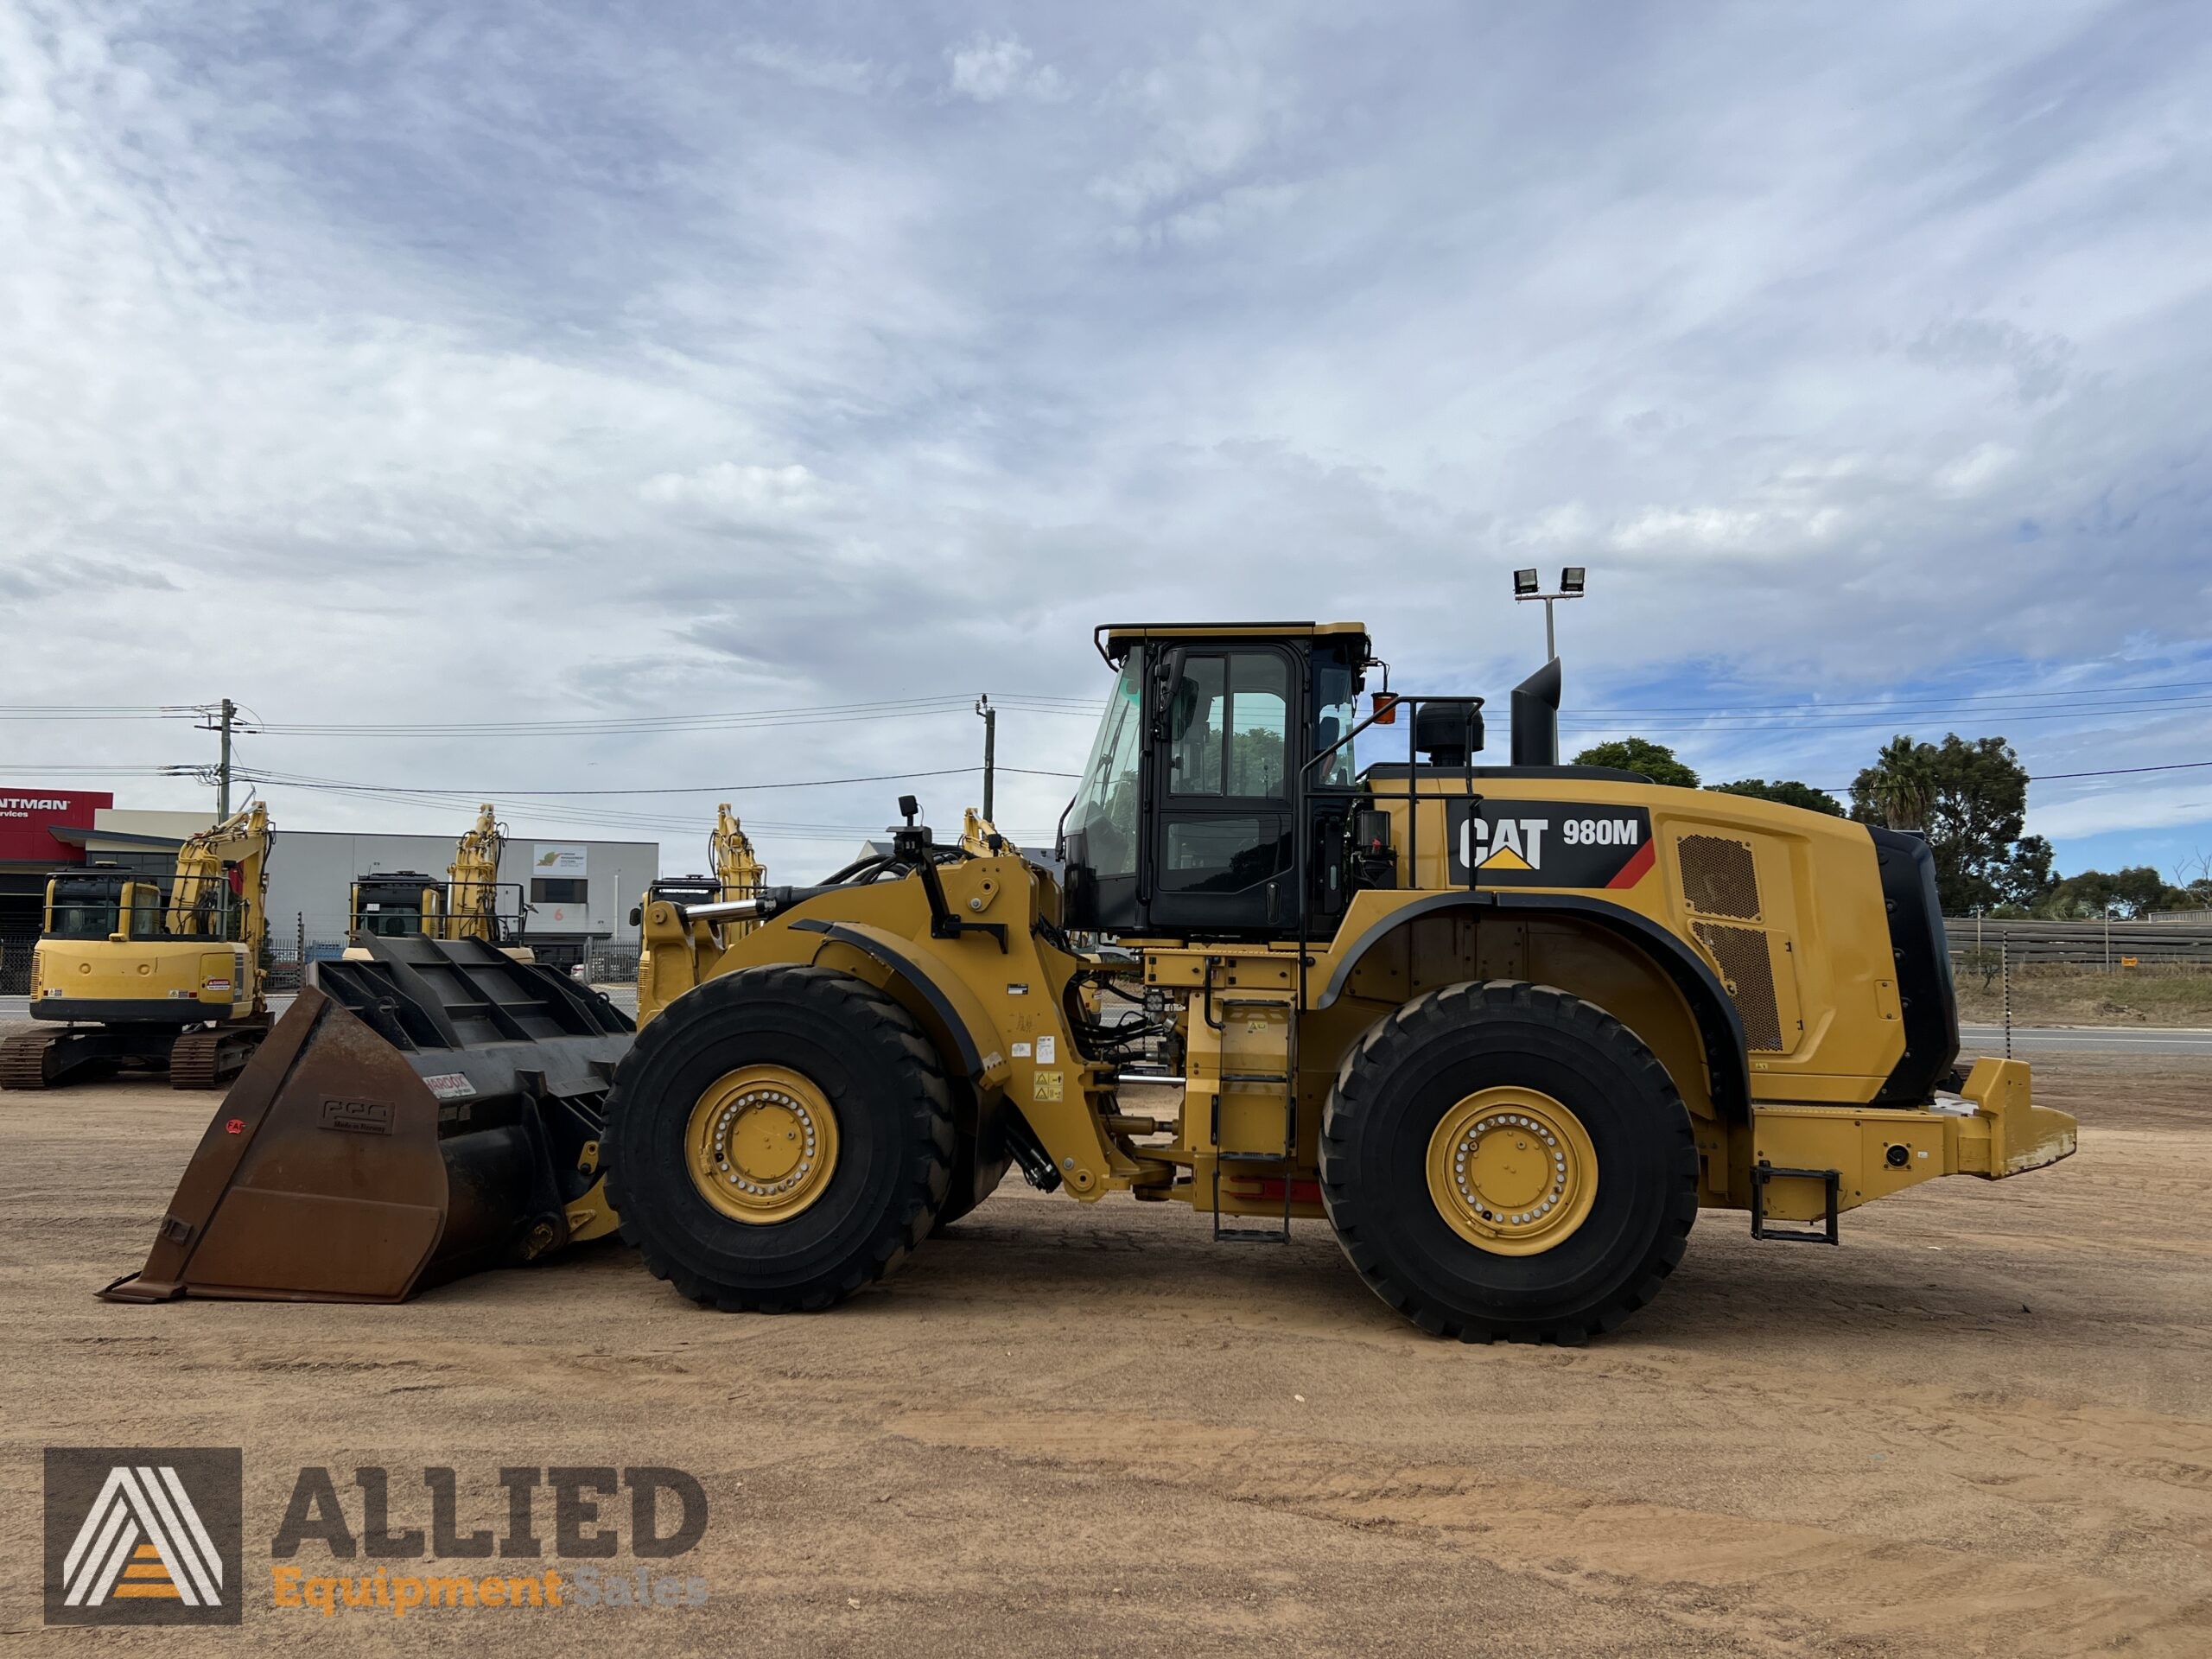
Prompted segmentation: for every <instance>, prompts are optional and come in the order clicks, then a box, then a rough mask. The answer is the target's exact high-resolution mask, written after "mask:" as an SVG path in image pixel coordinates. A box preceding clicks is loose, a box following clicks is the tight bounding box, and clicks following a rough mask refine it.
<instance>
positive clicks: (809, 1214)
mask: <svg viewBox="0 0 2212 1659" xmlns="http://www.w3.org/2000/svg"><path fill="white" fill-rule="evenodd" d="M953 1151H954V1135H953V1118H952V1096H951V1091H950V1089H949V1088H948V1086H947V1085H946V1083H945V1078H944V1070H943V1068H942V1067H941V1066H940V1065H938V1058H937V1054H936V1052H935V1051H934V1050H933V1049H932V1048H931V1046H930V1043H929V1040H928V1039H927V1038H925V1036H924V1035H923V1034H922V1032H921V1029H920V1028H919V1027H918V1026H917V1025H916V1024H915V1023H914V1020H913V1019H912V1016H911V1015H909V1014H907V1013H906V1010H905V1009H904V1008H901V1007H899V1005H898V1003H896V1002H894V1001H892V999H891V998H890V997H888V996H887V995H885V994H884V993H883V992H881V991H880V990H878V989H876V988H874V986H872V985H869V984H868V983H867V982H865V981H862V980H859V979H856V978H855V977H854V976H851V975H849V974H843V973H838V972H836V971H834V970H832V969H826V968H811V967H794V966H788V965H781V964H779V965H772V966H767V967H761V968H749V969H742V970H741V971H739V972H737V973H734V974H727V975H724V976H721V977H719V978H716V979H711V980H709V981H708V982H706V983H705V984H703V985H701V986H699V987H698V988H696V989H695V990H692V991H690V992H687V993H686V994H684V995H683V996H680V997H678V998H677V1000H676V1001H674V1002H672V1003H671V1004H670V1005H669V1007H668V1008H667V1009H666V1011H665V1012H664V1013H663V1014H661V1015H660V1017H659V1018H658V1019H657V1020H653V1021H652V1024H650V1025H649V1026H647V1027H645V1032H644V1033H643V1034H642V1035H640V1036H639V1039H638V1043H637V1046H636V1047H634V1048H633V1049H632V1050H631V1051H630V1052H629V1053H628V1054H627V1055H626V1056H625V1057H624V1058H623V1061H622V1064H621V1067H620V1070H619V1071H617V1072H616V1074H615V1080H614V1088H613V1092H612V1094H611V1095H610V1096H608V1100H607V1153H608V1166H609V1171H608V1176H607V1196H608V1198H609V1201H610V1202H611V1203H612V1204H613V1207H614V1210H615V1212H616V1213H617V1214H618V1215H619V1216H620V1217H621V1224H622V1236H623V1237H624V1238H626V1239H627V1240H628V1241H629V1242H630V1243H632V1244H634V1245H636V1246H637V1247H638V1250H639V1255H642V1256H643V1257H644V1259H645V1266H646V1268H648V1269H650V1270H651V1271H652V1273H653V1274H655V1275H656V1276H657V1277H659V1278H662V1279H665V1280H667V1281H669V1282H670V1283H671V1284H672V1285H674V1286H675V1287H676V1288H677V1290H679V1291H681V1292H682V1293H683V1294H684V1295H686V1296H689V1297H690V1298H691V1300H694V1301H696V1302H702V1303H711V1304H712V1305H714V1306H717V1307H721V1308H726V1309H732V1310H744V1311H748V1312H757V1313H784V1312H787V1311H792V1310H800V1309H804V1310H813V1309H819V1308H825V1307H829V1306H833V1305H834V1304H836V1303H837V1302H840V1301H842V1300H844V1299H845V1298H846V1297H848V1296H850V1295H851V1294H853V1293H854V1292H855V1291H857V1290H859V1289H861V1287H864V1286H866V1285H868V1284H872V1283H874V1281H877V1280H879V1279H880V1278H882V1277H883V1276H884V1275H885V1274H887V1273H888V1272H890V1271H891V1270H892V1269H893V1268H896V1267H897V1266H899V1263H900V1262H903V1261H904V1260H905V1259H906V1255H908V1254H909V1253H910V1252H911V1251H912V1249H913V1248H914V1247H915V1246H916V1245H917V1244H919V1243H921V1241H922V1240H923V1238H924V1237H925V1236H927V1235H928V1233H929V1230H930V1228H931V1224H933V1222H934V1221H935V1220H936V1217H937V1214H938V1209H939V1207H940V1206H941V1205H943V1204H944V1198H945V1192H946V1186H947V1181H948V1179H949V1174H950V1165H951V1161H952V1156H953Z"/></svg>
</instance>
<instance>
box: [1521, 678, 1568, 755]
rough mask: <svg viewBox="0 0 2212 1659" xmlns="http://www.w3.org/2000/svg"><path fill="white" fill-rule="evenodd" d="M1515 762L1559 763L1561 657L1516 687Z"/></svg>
mask: <svg viewBox="0 0 2212 1659" xmlns="http://www.w3.org/2000/svg"><path fill="white" fill-rule="evenodd" d="M1513 764H1514V765H1515V766H1557V765H1558V764H1559V658H1556V657H1554V658H1552V659H1551V661H1549V662H1548V663H1546V664H1544V665H1543V666H1542V667H1541V668H1540V669H1538V670H1537V671H1535V673H1533V674H1531V675H1530V676H1529V677H1528V678H1527V679H1525V680H1523V681H1522V682H1521V683H1520V684H1518V685H1516V686H1515V687H1514V688H1513Z"/></svg>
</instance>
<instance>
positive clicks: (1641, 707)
mask: <svg viewBox="0 0 2212 1659" xmlns="http://www.w3.org/2000/svg"><path fill="white" fill-rule="evenodd" d="M2207 687H2212V680H2163V681H2155V682H2146V683H2143V684H2139V685H2102V686H2078V687H2071V688H2069V689H2068V690H2061V691H1961V692H1959V693H1957V694H1955V695H1950V696H1944V695H1939V694H1936V693H1934V692H1930V693H1928V694H1926V695H1925V696H1920V697H1908V698H1906V699H1905V700H1904V702H1896V701H1893V700H1890V699H1885V698H1867V699H1863V700H1858V701H1853V700H1851V699H1845V700H1843V701H1841V702H1807V703H1797V704H1794V705H1789V707H1790V708H1794V709H1802V710H1805V711H1806V712H1808V713H1814V714H1818V713H1822V712H1826V711H1834V712H1837V713H1841V712H1844V711H1847V710H1851V709H1876V710H1879V709H1914V708H1945V709H1948V708H1950V707H1951V706H1953V705H1954V704H1956V703H1967V702H2020V701H2024V700H2027V699H2030V698H2035V699H2048V698H2051V697H2076V698H2079V697H2112V696H2122V695H2124V694H2126V693H2128V692H2132V691H2196V690H2204V689H2205V688H2207ZM1774 707H1775V705H1773V704H1770V703H1768V704H1763V703H1654V704H1625V703H1624V704H1620V705H1618V706H1616V707H1615V708H1612V709H1608V710H1605V712H1607V713H1611V714H1630V715H1699V714H1718V715H1755V714H1762V713H1765V712H1767V711H1768V710H1770V709H1773V708H1774Z"/></svg>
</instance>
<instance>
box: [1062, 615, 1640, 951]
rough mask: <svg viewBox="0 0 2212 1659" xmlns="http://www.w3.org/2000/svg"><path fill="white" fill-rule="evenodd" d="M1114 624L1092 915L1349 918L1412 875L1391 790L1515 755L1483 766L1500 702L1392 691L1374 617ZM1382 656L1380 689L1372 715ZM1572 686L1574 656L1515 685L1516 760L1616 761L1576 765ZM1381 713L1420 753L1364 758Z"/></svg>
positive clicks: (1261, 931)
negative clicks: (1368, 899)
mask: <svg viewBox="0 0 2212 1659" xmlns="http://www.w3.org/2000/svg"><path fill="white" fill-rule="evenodd" d="M1096 640H1097V645H1098V652H1099V655H1100V656H1102V657H1103V658H1105V660H1106V662H1107V664H1108V666H1109V667H1111V668H1113V669H1114V670H1116V680H1115V683H1114V690H1113V693H1112V695H1111V696H1110V697H1109V700H1108V702H1107V707H1106V713H1105V715H1104V717H1103V719H1102V720H1101V721H1100V722H1099V728H1098V736H1097V740H1096V742H1095V743H1094V744H1093V745H1092V747H1091V751H1090V760H1088V761H1087V762H1086V763H1085V765H1084V771H1083V778H1082V782H1081V783H1080V785H1078V786H1077V791H1076V796H1075V798H1074V800H1072V801H1071V802H1070V803H1069V805H1068V810H1067V814H1066V816H1065V818H1064V819H1063V820H1062V832H1061V840H1060V849H1059V850H1060V854H1061V856H1062V858H1063V859H1064V860H1065V863H1066V866H1067V881H1066V908H1065V914H1066V918H1067V925H1069V926H1070V927H1072V928H1075V929H1077V930H1079V931H1087V932H1099V933H1114V934H1136V935H1142V934H1147V933H1160V934H1168V935H1173V936H1181V937H1196V938H1276V939H1281V938H1304V937H1307V936H1308V935H1310V934H1312V933H1314V932H1320V933H1324V934H1325V933H1328V932H1332V931H1334V929H1335V926H1336V924H1337V922H1338V920H1339V919H1340V918H1342V916H1343V914H1344V906H1346V905H1347V904H1348V903H1350V902H1351V895H1352V893H1354V892H1356V891H1357V890H1358V889H1360V888H1362V887H1390V886H1394V885H1395V883H1396V880H1397V860H1396V858H1395V855H1394V854H1393V852H1392V849H1391V846H1390V839H1389V837H1390V829H1389V814H1388V813H1386V812H1384V811H1382V810H1377V807H1378V803H1379V801H1380V800H1381V799H1383V798H1385V797H1387V798H1389V799H1391V800H1394V801H1402V800H1405V799H1408V798H1409V797H1408V791H1409V790H1413V789H1416V788H1418V787H1419V780H1420V779H1422V778H1428V777H1434V776H1436V775H1437V774H1439V773H1449V774H1451V775H1452V776H1454V777H1457V778H1459V779H1464V780H1465V782H1464V783H1463V784H1462V785H1460V788H1461V790H1462V791H1463V792H1464V793H1466V794H1471V793H1473V792H1474V779H1477V778H1478V777H1481V776H1485V775H1491V774H1492V773H1493V772H1496V771H1497V770H1499V769H1497V768H1488V767H1478V766H1476V764H1475V757H1476V755H1477V754H1478V753H1480V752H1481V750H1482V747H1483V741H1484V736H1483V712H1482V711H1483V699H1482V698H1480V697H1477V696H1427V695H1422V696H1404V695H1401V696H1393V695H1392V694H1391V693H1390V691H1389V668H1388V666H1387V665H1386V664H1383V663H1381V662H1379V661H1377V660H1376V658H1375V657H1374V656H1373V655H1372V653H1371V651H1370V642H1369V639H1368V633H1367V630H1366V628H1365V627H1364V626H1362V625H1361V624H1359V623H1357V622H1263V623H1232V624H1214V625H1184V624H1177V625H1168V626H1160V625H1151V624H1128V625H1109V626H1105V627H1103V628H1100V629H1099V630H1098V632H1097V635H1096ZM1370 669H1380V670H1382V679H1383V689H1382V690H1379V691H1378V692H1377V693H1376V696H1375V699H1374V705H1373V709H1372V712H1370V714H1369V715H1368V716H1367V717H1366V718H1365V719H1364V720H1362V719H1361V718H1360V716H1359V696H1360V693H1361V691H1362V690H1363V689H1364V687H1365V685H1366V683H1367V676H1368V671H1369V670H1370ZM1559 692H1560V673H1559V664H1558V663H1557V662H1556V660H1554V661H1553V662H1550V663H1548V664H1545V665H1544V666H1543V667H1542V668H1541V669H1539V670H1538V671H1536V672H1535V674H1534V675H1532V676H1530V677H1529V679H1528V680H1526V681H1524V682H1523V683H1522V684H1521V685H1520V686H1518V687H1516V688H1515V690H1514V694H1513V756H1512V759H1513V766H1512V770H1514V771H1516V772H1522V771H1527V770H1530V769H1541V770H1549V771H1554V772H1561V773H1565V772H1572V773H1573V774H1574V775H1575V776H1577V777H1581V778H1591V777H1596V776H1599V775H1601V774H1599V773H1598V772H1593V771H1592V769H1590V768H1586V767H1567V768H1562V767H1560V766H1558V760H1559V738H1558V710H1559ZM1401 716H1402V717H1403V718H1402V723H1401ZM1377 725H1385V726H1388V725H1399V726H1400V728H1401V730H1402V732H1403V733H1404V739H1405V743H1404V747H1403V749H1402V753H1404V755H1405V760H1403V761H1402V762H1401V763H1396V764H1389V763H1385V764H1381V765H1376V766H1370V767H1369V768H1367V769H1366V770H1365V771H1364V772H1360V771H1357V770H1355V767H1354V763H1353V756H1352V740H1353V739H1354V738H1355V737H1356V736H1357V735H1358V734H1360V733H1362V732H1364V731H1366V730H1367V729H1368V728H1370V727H1373V726H1377ZM1610 775H1611V776H1612V777H1614V778H1616V779H1622V778H1629V777H1630V776H1631V774H1627V773H1613V774H1610Z"/></svg>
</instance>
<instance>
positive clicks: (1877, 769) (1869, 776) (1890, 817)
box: [1851, 734, 1936, 830]
mask: <svg viewBox="0 0 2212 1659" xmlns="http://www.w3.org/2000/svg"><path fill="white" fill-rule="evenodd" d="M1934 757H1935V751H1934V750H1933V749H1932V748H1930V747H1929V746H1928V745H1927V744H1925V743H1916V742H1914V741H1912V740H1911V739H1910V738H1909V737H1906V736H1904V734H1898V735H1897V736H1896V737H1893V738H1891V740H1890V741H1888V742H1887V743H1885V744H1884V745H1883V746H1882V752H1881V753H1879V754H1878V755H1876V756H1875V757H1874V764H1873V765H1872V766H1869V767H1867V768H1866V771H1864V772H1860V773H1859V776H1858V778H1857V779H1855V780H1853V784H1852V785H1851V800H1852V804H1853V807H1854V808H1857V807H1859V805H1860V804H1862V803H1863V804H1864V805H1865V806H1866V809H1867V812H1868V814H1869V817H1868V821H1869V822H1870V823H1871V822H1872V817H1874V816H1878V817H1880V819H1881V821H1882V822H1883V823H1885V824H1887V825H1888V826H1889V827H1890V828H1891V829H1923V830H1924V829H1927V827H1928V812H1929V807H1930V806H1932V805H1933V804H1934V803H1935V798H1936V770H1935V758H1934ZM1853 816H1858V814H1857V813H1856V812H1854V814H1853Z"/></svg>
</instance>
